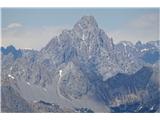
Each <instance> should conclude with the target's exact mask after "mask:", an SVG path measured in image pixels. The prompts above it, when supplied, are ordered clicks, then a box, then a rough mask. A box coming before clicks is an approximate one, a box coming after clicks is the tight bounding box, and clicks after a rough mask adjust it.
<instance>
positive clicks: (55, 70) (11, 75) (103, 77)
mask: <svg viewBox="0 0 160 120" xmlns="http://www.w3.org/2000/svg"><path fill="white" fill-rule="evenodd" d="M152 53H153V54H152ZM155 53H156V54H155ZM1 54H2V80H3V82H4V81H5V82H7V81H8V80H9V81H10V80H11V79H12V80H13V79H14V83H15V84H16V86H18V87H19V88H20V89H17V88H16V90H15V91H17V92H18V93H19V95H17V94H16V93H14V92H13V93H12V92H11V93H12V94H13V96H16V98H15V99H20V100H21V101H23V102H22V104H23V105H24V106H26V107H27V103H26V104H25V100H22V99H23V97H26V98H28V96H27V95H26V91H25V90H27V89H31V90H33V93H31V95H30V96H32V97H31V98H34V99H42V101H43V100H46V97H47V98H48V99H47V100H48V101H53V102H54V100H55V99H56V98H58V99H56V100H57V101H58V102H59V101H61V99H63V100H62V101H61V102H60V103H62V102H64V101H65V104H66V103H68V104H70V102H73V101H74V102H73V103H74V105H77V104H80V105H81V106H82V108H86V106H83V105H84V104H83V103H82V102H81V100H82V99H86V98H85V97H90V98H89V99H92V100H93V101H94V102H95V101H96V102H97V101H98V102H100V103H101V102H103V103H105V104H106V106H109V107H119V106H121V105H122V106H123V105H125V104H132V103H135V102H138V105H139V103H140V104H141V103H142V102H144V99H146V98H147V99H148V98H151V96H152V98H153V99H152V100H151V101H154V100H155V101H156V102H155V103H156V104H157V103H158V102H157V97H156V96H157V94H159V90H158V86H157V83H159V82H158V81H159V80H157V78H158V73H159V69H156V70H155V67H154V66H158V65H154V64H155V63H157V64H159V62H157V61H158V60H159V41H152V42H148V43H145V44H142V43H141V42H137V43H136V45H133V44H132V43H131V42H128V41H122V42H120V43H118V44H114V43H113V39H112V38H109V37H108V36H107V34H106V33H105V32H104V31H103V30H102V29H100V28H99V27H98V24H97V22H96V20H95V18H94V17H93V16H84V17H82V18H81V19H80V20H79V21H78V22H77V23H76V24H75V25H74V26H73V28H72V29H71V30H64V31H63V32H62V33H61V34H60V35H59V36H56V37H54V38H53V39H52V40H51V41H50V42H49V43H48V44H47V45H46V46H45V47H44V48H42V49H41V50H40V51H35V50H16V49H15V48H14V47H13V46H10V47H8V48H6V49H5V48H2V49H1ZM146 56H147V57H146ZM153 56H154V57H153ZM152 58H155V59H152ZM147 60H149V62H148V61H147ZM144 66H149V67H144ZM152 67H153V69H152ZM11 87H13V86H11ZM23 87H25V89H23ZM4 89H5V90H6V91H7V92H10V89H12V88H10V89H8V88H4ZM14 89H15V87H14ZM35 91H37V92H38V94H36V93H35ZM154 91H156V92H154ZM91 94H92V95H91ZM21 95H23V97H22V96H21ZM9 96H11V95H9ZM51 96H52V97H51ZM91 96H92V97H91ZM6 97H7V96H6ZM4 99H5V96H4ZM4 99H2V100H4ZM99 99H101V101H99ZM87 100H88V98H87ZM66 101H67V102H66ZM77 101H79V102H77ZM93 101H92V102H93ZM8 102H11V101H8ZM44 102H46V103H50V102H47V101H44ZM147 103H149V104H151V105H150V106H152V107H153V103H152V102H145V106H146V104H147ZM5 104H6V103H5ZM10 104H12V103H10ZM23 105H22V106H23ZM94 105H95V104H94ZM96 105H97V103H96ZM143 105H144V104H143ZM90 106H91V105H90ZM97 106H98V105H97ZM150 106H149V107H150ZM13 108H14V109H15V111H25V110H23V109H20V110H19V108H17V107H15V106H13ZM76 108H79V107H76ZM7 109H9V108H7ZM35 109H39V110H37V111H41V112H42V111H46V112H48V111H51V112H60V111H61V110H60V111H59V110H57V111H55V110H53V109H54V106H52V105H51V106H48V105H46V104H42V102H40V103H38V104H36V105H35ZM41 109H42V110H41ZM91 109H92V108H91ZM116 109H117V108H116ZM154 109H156V108H155V107H154ZM29 110H30V109H29V107H28V112H29ZM85 110H86V109H85ZM134 110H135V109H134ZM26 111H27V110H26ZM62 112H63V110H62ZM132 112H134V111H133V110H132Z"/></svg>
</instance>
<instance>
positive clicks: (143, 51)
mask: <svg viewBox="0 0 160 120" xmlns="http://www.w3.org/2000/svg"><path fill="white" fill-rule="evenodd" d="M148 50H149V49H146V48H144V49H142V50H141V52H144V51H148Z"/></svg>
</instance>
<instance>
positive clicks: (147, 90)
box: [98, 67, 159, 112]
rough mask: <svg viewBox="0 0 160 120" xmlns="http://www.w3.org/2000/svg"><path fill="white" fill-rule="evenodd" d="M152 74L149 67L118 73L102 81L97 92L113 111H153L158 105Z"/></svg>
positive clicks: (156, 86) (157, 86)
mask: <svg viewBox="0 0 160 120" xmlns="http://www.w3.org/2000/svg"><path fill="white" fill-rule="evenodd" d="M153 74H154V73H153V70H152V68H149V67H143V68H142V69H141V70H139V71H138V72H136V73H135V74H133V75H127V74H120V73H119V74H117V75H116V76H114V77H112V78H109V79H108V80H107V81H105V82H102V83H101V84H100V86H99V87H98V90H100V91H98V92H99V94H100V95H101V98H102V99H103V100H104V101H105V102H106V104H107V105H109V106H110V107H111V109H112V110H113V112H155V111H157V109H158V106H159V85H158V84H156V83H155V81H154V80H153V79H152V76H153ZM156 79H159V78H156ZM151 91H152V92H151Z"/></svg>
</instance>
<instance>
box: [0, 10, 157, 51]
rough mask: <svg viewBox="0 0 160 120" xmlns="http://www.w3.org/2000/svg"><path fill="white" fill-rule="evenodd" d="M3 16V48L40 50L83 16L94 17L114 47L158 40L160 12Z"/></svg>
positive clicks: (25, 12)
mask: <svg viewBox="0 0 160 120" xmlns="http://www.w3.org/2000/svg"><path fill="white" fill-rule="evenodd" d="M1 12H2V13H1V19H2V45H3V46H7V45H10V44H12V45H15V46H16V47H17V48H34V49H40V48H42V47H44V46H45V45H46V44H47V43H48V42H49V40H50V39H51V38H53V37H54V36H56V35H58V34H59V33H61V31H62V30H63V29H70V28H72V27H73V25H74V24H75V23H76V22H77V21H78V20H79V19H80V18H81V17H82V16H84V15H92V16H94V17H95V19H96V20H97V22H98V24H99V27H100V28H102V29H104V30H105V32H106V34H107V35H108V36H109V37H112V38H113V41H114V42H115V43H117V42H119V41H124V40H127V41H132V42H133V43H135V42H136V41H139V40H140V41H143V42H146V41H151V40H158V39H159V30H158V29H159V19H158V17H159V9H155V8H154V9H151V8H150V9H149V8H143V9H140V8H136V9H132V8H128V9H127V8H126V9H124V8H108V9H107V8H103V9H102V8H101V9H100V8H94V9H93V8H92V9H87V8H78V9H74V8H73V9H67V8H59V9H53V8H38V9H37V8H25V9H24V8H19V9H18V8H5V9H2V10H1Z"/></svg>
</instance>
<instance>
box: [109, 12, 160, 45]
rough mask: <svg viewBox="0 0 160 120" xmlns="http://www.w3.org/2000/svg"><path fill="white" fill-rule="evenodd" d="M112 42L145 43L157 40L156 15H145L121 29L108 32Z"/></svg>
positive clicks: (157, 22)
mask: <svg viewBox="0 0 160 120" xmlns="http://www.w3.org/2000/svg"><path fill="white" fill-rule="evenodd" d="M108 34H109V36H111V37H113V39H114V42H115V43H118V42H119V41H124V40H127V41H131V42H133V43H135V42H137V41H139V40H140V41H142V42H147V41H152V40H158V39H159V34H160V32H159V16H158V14H145V15H143V16H140V17H138V18H137V19H134V20H132V21H130V22H128V23H126V25H125V26H123V28H120V29H116V30H113V31H109V32H108Z"/></svg>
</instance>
